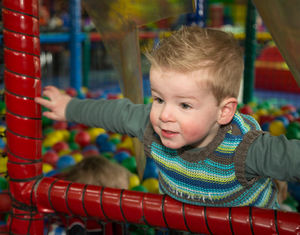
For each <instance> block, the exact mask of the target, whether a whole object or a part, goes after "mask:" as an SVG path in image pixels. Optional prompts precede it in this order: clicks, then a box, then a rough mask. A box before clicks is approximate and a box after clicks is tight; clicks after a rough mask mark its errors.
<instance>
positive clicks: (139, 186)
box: [131, 185, 148, 193]
mask: <svg viewBox="0 0 300 235" xmlns="http://www.w3.org/2000/svg"><path fill="white" fill-rule="evenodd" d="M131 190H133V191H139V192H145V193H148V190H147V189H146V187H145V186H143V185H138V186H135V187H133V188H132V189H131Z"/></svg>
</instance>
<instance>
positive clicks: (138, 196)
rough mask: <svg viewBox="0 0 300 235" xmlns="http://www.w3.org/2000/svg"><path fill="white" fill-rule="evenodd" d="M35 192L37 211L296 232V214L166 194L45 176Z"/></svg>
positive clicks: (204, 228) (299, 217)
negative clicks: (191, 201) (186, 201)
mask: <svg viewBox="0 0 300 235" xmlns="http://www.w3.org/2000/svg"><path fill="white" fill-rule="evenodd" d="M35 189H36V190H35V192H34V193H33V195H34V198H33V202H34V203H36V205H37V208H38V211H39V212H41V213H49V212H59V213H65V214H72V215H77V216H82V217H86V216H87V215H88V216H92V217H95V218H98V219H99V220H112V221H117V222H125V223H135V224H147V225H150V226H153V227H168V228H170V229H175V230H184V231H190V232H193V233H202V234H209V233H212V234H225V235H226V234H233V233H234V234H252V231H253V232H254V234H276V233H277V231H279V233H280V234H295V233H297V232H299V230H300V214H299V213H292V212H282V211H275V210H270V209H261V208H254V207H253V208H252V207H236V208H228V207H226V208H222V207H201V206H194V205H190V204H184V203H181V202H179V201H176V200H174V199H172V198H170V197H169V196H165V195H160V194H151V193H144V192H135V191H129V190H121V189H112V188H103V187H99V186H91V185H83V184H78V183H71V182H66V181H63V180H59V179H55V178H43V179H42V180H41V181H40V182H39V183H38V186H37V187H36V188H35Z"/></svg>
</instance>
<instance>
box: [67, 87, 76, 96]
mask: <svg viewBox="0 0 300 235" xmlns="http://www.w3.org/2000/svg"><path fill="white" fill-rule="evenodd" d="M66 93H67V94H68V95H69V96H72V97H76V96H77V91H76V89H75V88H73V87H69V88H67V89H66Z"/></svg>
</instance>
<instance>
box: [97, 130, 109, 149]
mask: <svg viewBox="0 0 300 235" xmlns="http://www.w3.org/2000/svg"><path fill="white" fill-rule="evenodd" d="M108 138H109V136H108V134H107V133H103V134H100V135H98V136H97V137H96V145H97V146H101V145H103V144H105V143H107V142H108Z"/></svg>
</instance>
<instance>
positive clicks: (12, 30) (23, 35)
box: [2, 0, 43, 235]
mask: <svg viewBox="0 0 300 235" xmlns="http://www.w3.org/2000/svg"><path fill="white" fill-rule="evenodd" d="M2 3H3V8H2V17H3V26H4V27H3V28H4V29H3V39H4V64H5V71H4V82H5V102H6V124H7V131H6V135H7V154H8V164H7V169H8V175H9V177H10V181H9V188H10V192H11V198H12V213H11V216H10V217H9V220H8V228H9V231H10V233H12V234H39V235H40V234H43V216H42V214H40V213H39V212H38V211H37V210H36V207H35V205H34V204H32V202H31V201H30V200H29V201H26V200H25V198H27V197H24V195H28V194H29V195H31V194H32V192H33V186H34V183H35V182H36V180H37V179H38V178H41V176H42V162H41V149H42V148H41V144H42V125H41V108H40V107H39V106H38V105H37V104H36V103H35V102H34V97H35V96H40V95H41V82H40V78H41V73H40V58H39V56H40V40H39V11H38V5H39V1H38V0H13V1H12V0H3V1H2Z"/></svg>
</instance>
